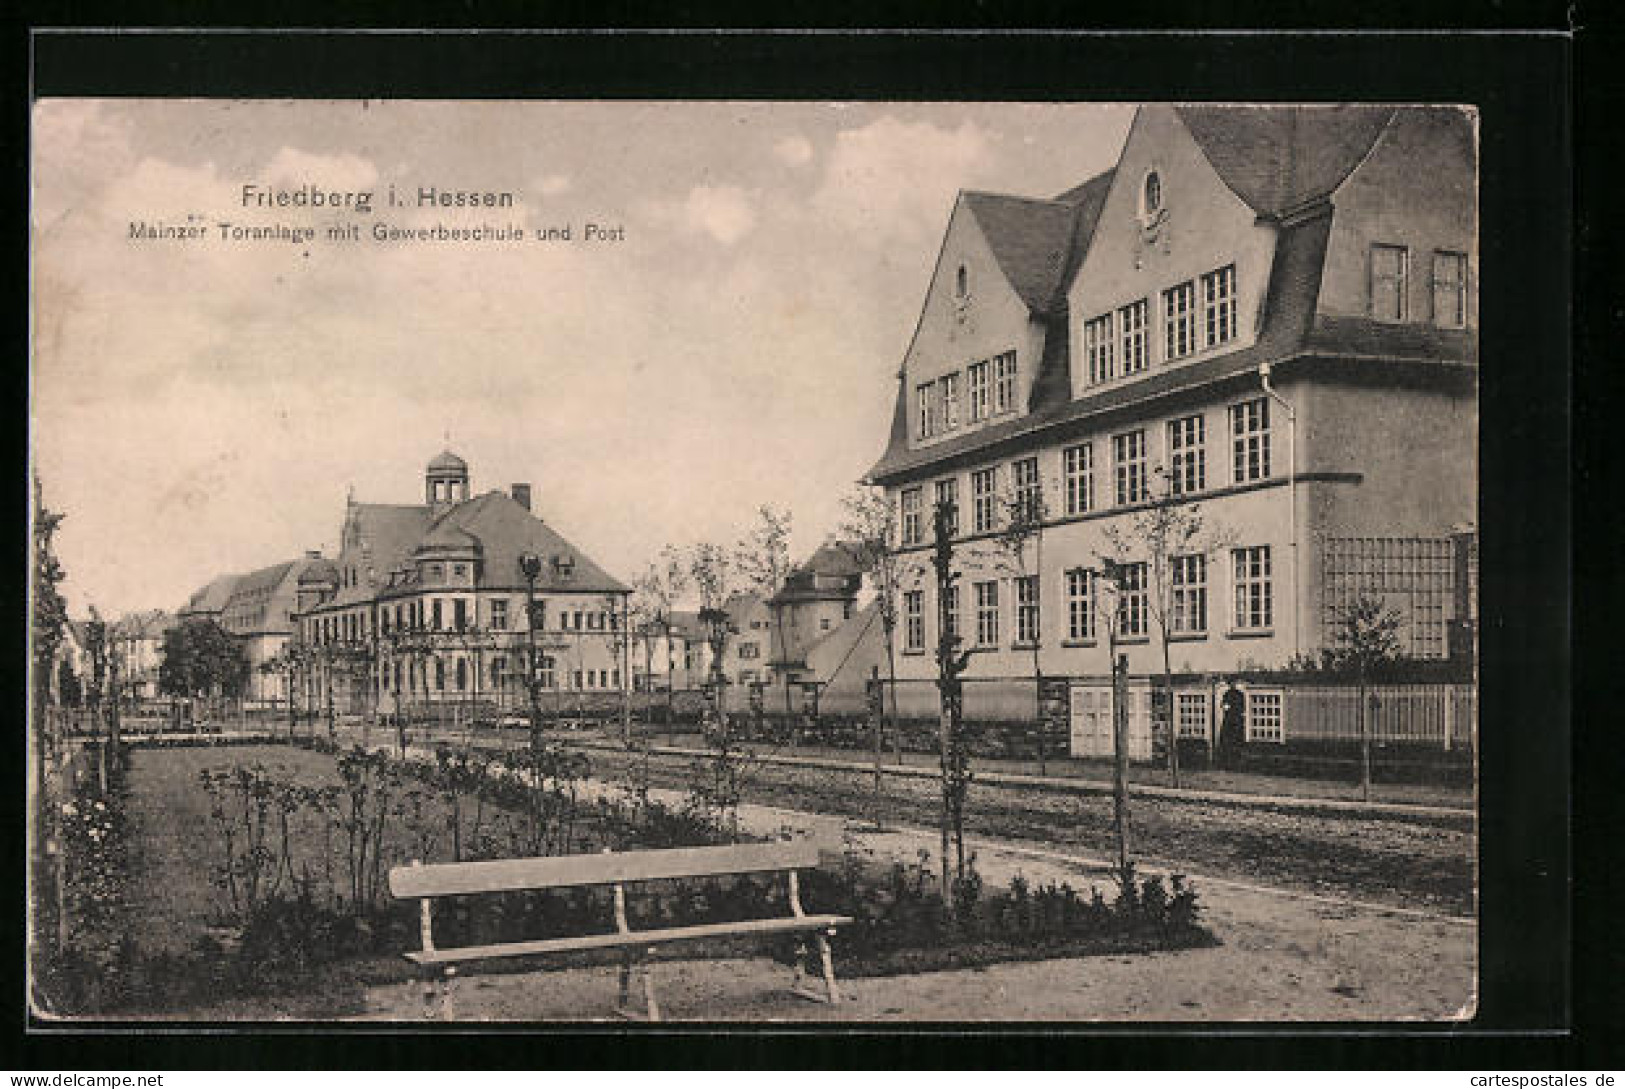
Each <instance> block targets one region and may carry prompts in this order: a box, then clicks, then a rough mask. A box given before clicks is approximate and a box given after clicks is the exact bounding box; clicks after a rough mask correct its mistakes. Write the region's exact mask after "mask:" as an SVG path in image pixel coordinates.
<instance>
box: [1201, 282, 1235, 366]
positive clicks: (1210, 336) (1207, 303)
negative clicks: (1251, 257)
mask: <svg viewBox="0 0 1625 1089" xmlns="http://www.w3.org/2000/svg"><path fill="white" fill-rule="evenodd" d="M1202 333H1203V337H1204V339H1203V341H1202V344H1203V346H1204V347H1207V348H1212V347H1215V346H1217V345H1220V344H1227V343H1229V342H1230V341H1232V340H1234V339H1236V266H1235V265H1226V266H1224V267H1223V268H1221V269H1217V270H1216V271H1213V272H1210V273H1208V274H1207V275H1205V276H1203V277H1202Z"/></svg>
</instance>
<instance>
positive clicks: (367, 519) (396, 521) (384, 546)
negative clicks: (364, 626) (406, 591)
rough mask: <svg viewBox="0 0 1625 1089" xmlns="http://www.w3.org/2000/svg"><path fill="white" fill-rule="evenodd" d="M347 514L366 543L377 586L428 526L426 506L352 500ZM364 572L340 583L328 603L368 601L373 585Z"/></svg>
mask: <svg viewBox="0 0 1625 1089" xmlns="http://www.w3.org/2000/svg"><path fill="white" fill-rule="evenodd" d="M349 516H350V517H351V518H353V519H354V520H355V522H356V530H357V531H358V532H359V534H360V536H361V540H362V541H363V542H365V544H366V550H367V564H366V566H368V567H371V568H372V572H373V577H374V578H376V579H377V580H378V583H379V584H380V585H383V584H385V583H387V582H388V581H389V572H390V571H391V570H392V569H394V568H396V567H398V566H400V565H401V564H403V563H405V562H407V560H408V559H410V557H411V555H412V549H413V548H415V547H417V543H418V542H419V541H420V540H422V539H423V535H424V533H425V532H427V531H428V529H429V525H430V512H429V508H428V507H424V506H410V505H406V504H400V503H355V504H352V505H351V506H350V509H349ZM366 574H367V573H366V571H365V570H362V571H361V572H359V574H358V578H357V580H356V584H355V585H354V586H345V585H343V584H342V580H341V584H340V587H339V592H338V595H337V596H336V597H335V598H334V599H333V600H332V601H331V602H329V604H333V605H354V604H358V603H360V602H363V601H371V600H372V598H373V595H374V592H375V591H374V588H373V587H372V586H369V585H368V583H367V578H366Z"/></svg>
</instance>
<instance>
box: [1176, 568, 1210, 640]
mask: <svg viewBox="0 0 1625 1089" xmlns="http://www.w3.org/2000/svg"><path fill="white" fill-rule="evenodd" d="M1169 568H1170V575H1171V582H1172V589H1173V596H1172V600H1170V601H1169V605H1170V606H1171V608H1170V610H1169V616H1168V631H1169V633H1170V634H1172V635H1200V634H1201V633H1203V632H1205V631H1207V557H1206V556H1202V555H1195V556H1173V557H1170V559H1169Z"/></svg>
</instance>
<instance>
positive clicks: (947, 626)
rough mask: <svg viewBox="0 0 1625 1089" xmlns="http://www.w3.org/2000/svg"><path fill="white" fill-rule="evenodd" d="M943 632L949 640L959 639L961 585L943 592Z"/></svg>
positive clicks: (953, 586)
mask: <svg viewBox="0 0 1625 1089" xmlns="http://www.w3.org/2000/svg"><path fill="white" fill-rule="evenodd" d="M942 630H943V631H944V632H946V633H947V635H948V638H949V639H957V638H959V584H958V583H957V582H956V583H954V584H953V585H952V586H949V587H948V588H946V589H945V590H943V591H942Z"/></svg>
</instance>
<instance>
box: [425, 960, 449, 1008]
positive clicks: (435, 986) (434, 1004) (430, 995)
mask: <svg viewBox="0 0 1625 1089" xmlns="http://www.w3.org/2000/svg"><path fill="white" fill-rule="evenodd" d="M456 976H457V969H456V968H453V967H450V966H447V967H444V968H439V969H435V970H434V971H432V972H430V973H428V974H427V975H425V977H424V980H423V1016H424V1017H425V1018H433V1017H434V1016H435V1015H436V1014H437V1013H438V1014H439V1016H440V1019H441V1020H442V1021H455V1020H456V1019H457V1012H456V1008H455V1006H454V1003H453V997H452V988H453V984H454V983H455V982H456Z"/></svg>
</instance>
